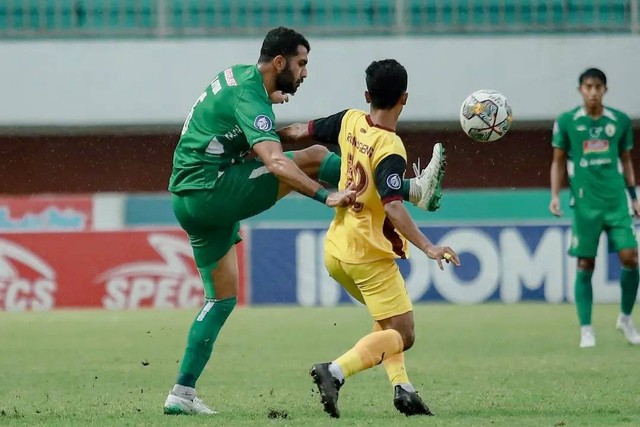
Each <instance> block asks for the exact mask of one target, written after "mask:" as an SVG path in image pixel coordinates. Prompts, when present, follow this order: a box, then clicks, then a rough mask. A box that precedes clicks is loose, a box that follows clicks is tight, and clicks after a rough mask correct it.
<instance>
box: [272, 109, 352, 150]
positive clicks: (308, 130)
mask: <svg viewBox="0 0 640 427" xmlns="http://www.w3.org/2000/svg"><path fill="white" fill-rule="evenodd" d="M347 111H348V110H344V111H341V112H339V113H336V114H332V115H330V116H328V117H323V118H320V119H315V120H311V121H310V122H309V123H294V124H292V125H290V126H287V127H284V128H282V129H280V130H278V131H276V132H277V134H278V136H279V137H280V140H281V141H282V142H290V143H303V142H319V143H321V144H326V145H337V144H338V136H339V135H340V128H341V126H342V119H343V118H344V115H345V114H346V113H347Z"/></svg>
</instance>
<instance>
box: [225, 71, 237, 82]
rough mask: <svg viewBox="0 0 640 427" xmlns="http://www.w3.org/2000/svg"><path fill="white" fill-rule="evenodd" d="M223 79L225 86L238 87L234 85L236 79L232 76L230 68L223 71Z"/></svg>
mask: <svg viewBox="0 0 640 427" xmlns="http://www.w3.org/2000/svg"><path fill="white" fill-rule="evenodd" d="M224 79H225V80H226V81H227V86H238V83H236V78H235V77H234V76H233V70H232V69H231V68H227V69H226V70H224Z"/></svg>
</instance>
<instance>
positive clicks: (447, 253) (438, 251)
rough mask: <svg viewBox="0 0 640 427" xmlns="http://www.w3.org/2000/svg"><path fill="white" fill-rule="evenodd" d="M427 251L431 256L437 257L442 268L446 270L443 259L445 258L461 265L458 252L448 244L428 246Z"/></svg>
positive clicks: (456, 264)
mask: <svg viewBox="0 0 640 427" xmlns="http://www.w3.org/2000/svg"><path fill="white" fill-rule="evenodd" d="M425 253H426V254H427V256H428V257H429V258H431V259H435V260H436V261H437V262H438V267H440V270H444V266H443V265H442V260H445V262H447V263H450V262H451V263H453V265H455V266H456V267H460V258H458V254H457V253H456V252H455V251H454V250H453V249H451V248H450V247H448V246H430V247H429V248H427V250H426V252H425Z"/></svg>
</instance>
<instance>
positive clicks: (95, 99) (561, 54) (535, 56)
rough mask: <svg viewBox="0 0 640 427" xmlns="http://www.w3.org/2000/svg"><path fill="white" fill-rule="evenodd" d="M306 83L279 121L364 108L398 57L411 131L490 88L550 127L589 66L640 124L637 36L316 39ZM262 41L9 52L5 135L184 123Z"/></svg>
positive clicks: (60, 44)
mask: <svg viewBox="0 0 640 427" xmlns="http://www.w3.org/2000/svg"><path fill="white" fill-rule="evenodd" d="M310 41H311V46H312V50H311V55H310V63H309V77H308V80H307V81H306V82H305V84H304V85H303V86H302V88H301V89H300V91H299V93H298V94H297V95H296V96H295V99H294V100H293V101H292V102H290V103H289V104H287V105H284V106H277V107H276V114H277V115H278V119H279V121H281V122H288V121H298V120H306V119H309V118H311V117H315V116H321V115H326V114H330V113H332V112H335V111H336V110H339V109H341V108H344V107H347V106H352V107H361V108H365V104H364V101H363V96H362V93H363V90H364V82H363V77H364V69H365V67H366V66H367V65H368V64H369V63H370V62H371V61H372V60H374V59H383V58H388V57H393V58H396V59H398V60H399V61H400V62H402V63H403V64H404V65H405V66H406V67H407V69H408V71H409V73H410V82H409V92H410V98H409V105H408V106H407V108H406V110H405V115H404V116H403V117H404V119H405V120H410V121H449V120H456V119H457V115H458V110H459V107H460V104H461V102H462V100H463V99H464V98H465V97H466V96H467V95H468V94H469V93H470V92H472V91H474V90H477V89H482V88H493V89H497V90H499V91H501V92H503V93H504V94H505V95H506V96H507V97H508V98H509V100H510V102H511V104H512V106H513V111H514V118H515V120H548V119H551V118H553V117H554V116H555V115H556V114H558V113H559V112H560V111H562V110H563V109H567V108H569V107H571V106H573V105H574V104H576V103H578V102H579V101H580V99H579V97H578V94H577V93H576V86H577V83H576V78H577V76H578V74H579V73H580V72H581V71H582V70H584V69H585V68H587V67H591V66H597V67H601V68H602V69H603V70H604V71H605V72H606V73H607V75H608V77H609V80H610V84H609V88H610V91H609V95H608V97H607V100H606V101H607V103H608V104H609V105H612V106H615V107H617V108H620V109H622V110H625V111H627V112H628V113H629V115H630V116H632V117H633V118H640V101H639V100H638V99H639V98H638V94H640V79H639V78H638V70H639V69H640V37H638V36H584V35H583V36H521V37H474V38H467V37H431V38H426V37H415V38H409V37H399V38H361V39H358V38H350V39H311V40H310ZM260 42H261V40H260V39H256V38H245V39H231V40H230V39H197V40H193V39H190V40H187V41H184V40H161V41H157V40H140V41H137V40H128V41H113V40H110V41H41V42H40V41H35V42H33V41H11V42H0V58H2V60H1V61H2V67H1V69H2V71H1V73H0V75H1V76H2V78H0V94H1V99H2V101H1V102H0V126H25V125H26V126H28V125H112V124H178V123H181V122H182V121H183V120H184V117H185V116H186V115H187V113H188V111H189V109H190V108H191V105H192V104H193V101H194V100H195V99H196V98H197V96H198V95H199V94H200V92H201V91H202V89H203V88H204V87H205V86H206V84H207V83H208V82H209V80H210V79H211V78H212V76H213V75H214V73H215V72H217V71H220V70H222V69H224V68H225V67H227V66H229V65H232V64H236V63H252V62H254V61H255V60H256V59H257V55H258V51H259V48H260Z"/></svg>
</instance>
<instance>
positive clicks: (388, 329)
mask: <svg viewBox="0 0 640 427" xmlns="http://www.w3.org/2000/svg"><path fill="white" fill-rule="evenodd" d="M366 83H367V91H366V92H365V98H366V101H367V103H369V104H371V111H370V113H369V114H367V113H365V112H364V111H360V110H346V111H342V112H340V113H338V114H334V115H333V116H329V117H326V118H323V119H318V120H314V121H312V122H310V123H309V126H308V131H307V132H308V134H309V137H311V138H313V139H315V140H317V141H320V142H323V143H329V144H330V143H338V144H339V145H340V150H341V159H342V160H341V162H342V165H341V168H340V171H341V172H340V181H339V186H338V188H343V189H344V188H353V189H354V190H355V191H356V202H355V203H354V204H353V205H352V206H351V207H347V208H337V209H336V210H335V217H334V220H333V222H332V223H331V226H330V228H329V231H328V233H327V237H326V244H325V263H326V266H327V269H328V271H329V274H330V275H331V277H333V278H334V279H335V280H336V281H337V282H339V283H340V284H341V285H342V286H343V287H344V288H345V290H346V291H347V292H349V294H351V295H352V296H353V297H354V298H356V299H357V300H358V301H360V302H361V303H363V304H365V305H366V306H367V308H368V309H369V312H370V313H371V316H372V317H373V320H374V323H373V332H372V333H370V334H369V335H367V336H365V337H363V338H362V339H361V340H360V341H358V342H357V343H356V345H355V346H354V347H353V348H352V349H351V350H349V351H347V352H346V353H345V354H343V355H342V356H340V357H338V358H337V359H335V360H334V361H333V362H331V363H320V364H316V365H314V366H313V367H312V369H311V376H312V377H313V380H314V382H315V383H316V385H317V386H318V389H319V391H320V397H321V400H322V403H323V405H324V410H325V412H327V413H328V414H329V415H331V416H332V417H336V418H337V417H339V416H340V411H339V410H338V391H339V389H340V388H341V387H342V385H343V384H344V381H345V378H347V377H349V376H351V375H353V374H356V373H358V372H361V371H363V370H365V369H368V368H371V367H373V366H375V365H377V364H379V363H380V362H382V363H383V364H384V367H385V369H386V371H387V374H388V376H389V380H390V381H391V383H392V385H393V387H394V405H395V407H396V408H397V409H398V411H400V412H401V413H403V414H405V415H407V416H409V415H433V414H432V412H431V411H430V410H429V408H428V407H427V405H425V403H424V402H423V401H422V399H421V398H420V396H418V394H417V392H416V391H415V389H414V388H413V386H412V385H411V383H410V381H409V379H408V377H407V373H406V369H405V364H404V351H405V350H408V349H409V348H411V346H412V345H413V343H414V339H415V334H414V321H413V307H412V304H411V299H410V298H409V295H408V293H407V290H406V288H405V284H404V280H403V278H402V275H401V274H400V270H399V268H398V265H397V264H396V261H395V260H396V259H397V258H406V257H407V240H408V241H410V242H411V243H413V244H414V245H415V246H416V247H418V248H419V249H420V250H422V251H423V252H424V253H425V254H426V255H427V256H428V257H429V258H432V259H434V260H436V261H437V262H438V264H439V266H440V268H443V266H442V260H443V259H444V260H445V261H446V262H452V263H453V264H455V265H460V261H459V259H458V256H457V255H456V253H455V252H454V251H453V250H452V249H451V248H448V247H442V246H436V245H434V244H433V243H432V242H431V241H429V239H428V238H427V237H425V236H424V235H423V234H422V232H420V230H419V229H418V227H417V226H416V224H415V222H414V221H413V219H412V218H411V216H410V215H409V212H408V211H407V209H406V208H405V206H404V205H403V202H402V201H403V191H402V187H403V176H404V172H405V169H406V165H407V160H406V157H407V156H406V151H405V148H404V145H403V143H402V140H401V139H400V137H398V135H396V133H395V127H396V123H397V121H398V118H399V116H400V113H401V112H402V108H403V106H404V105H405V103H406V101H407V96H408V94H407V72H406V70H405V69H404V67H403V66H402V65H400V64H399V63H398V62H397V61H395V60H392V59H387V60H383V61H376V62H373V63H372V64H371V65H370V66H369V67H368V68H367V70H366ZM443 163H444V157H443V153H442V146H441V144H436V146H435V147H434V156H433V159H432V161H431V162H430V164H429V166H428V167H427V169H429V168H435V169H437V170H438V171H439V173H438V175H440V178H439V179H441V175H442V173H443V166H444V164H443ZM429 175H431V176H433V174H429ZM439 182H440V181H438V183H439Z"/></svg>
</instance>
